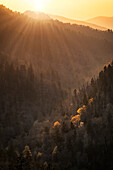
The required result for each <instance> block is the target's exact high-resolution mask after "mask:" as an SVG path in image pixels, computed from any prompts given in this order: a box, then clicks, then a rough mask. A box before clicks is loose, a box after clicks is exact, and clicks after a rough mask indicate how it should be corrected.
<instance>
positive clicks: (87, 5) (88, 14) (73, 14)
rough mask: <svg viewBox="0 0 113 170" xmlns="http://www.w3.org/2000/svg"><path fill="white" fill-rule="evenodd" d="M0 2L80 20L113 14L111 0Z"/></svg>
mask: <svg viewBox="0 0 113 170" xmlns="http://www.w3.org/2000/svg"><path fill="white" fill-rule="evenodd" d="M0 4H3V5H5V6H7V7H8V8H10V9H12V10H14V11H19V12H24V11H26V10H32V11H42V12H45V13H49V14H56V15H61V16H65V17H68V18H73V19H81V20H86V19H89V18H92V17H96V16H113V0H0Z"/></svg>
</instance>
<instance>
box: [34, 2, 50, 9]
mask: <svg viewBox="0 0 113 170" xmlns="http://www.w3.org/2000/svg"><path fill="white" fill-rule="evenodd" d="M48 1H49V0H35V1H34V9H35V10H36V11H42V10H44V7H45V5H46V4H47V3H48Z"/></svg>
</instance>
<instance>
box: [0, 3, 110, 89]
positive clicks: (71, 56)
mask: <svg viewBox="0 0 113 170" xmlns="http://www.w3.org/2000/svg"><path fill="white" fill-rule="evenodd" d="M45 18H46V17H45ZM0 51H3V52H5V53H6V54H8V55H9V56H11V57H12V59H13V60H17V59H18V60H19V61H21V60H22V61H23V60H24V62H28V61H29V62H31V63H32V65H33V68H34V71H35V74H36V75H37V76H39V75H40V73H41V72H42V73H44V74H45V73H47V72H48V71H50V70H54V71H55V72H57V73H58V75H59V77H60V82H61V85H62V86H63V87H66V88H71V89H73V88H75V87H76V88H77V87H79V85H81V84H82V83H83V82H84V81H87V80H90V78H91V76H94V75H97V74H98V72H99V70H100V69H102V66H103V65H104V64H105V63H107V62H109V60H111V58H112V54H113V34H112V33H110V32H107V31H98V30H94V29H92V28H90V27H85V26H79V25H76V24H74V25H70V24H64V23H62V22H59V21H54V20H52V19H50V20H48V19H45V20H37V19H32V18H29V17H27V16H24V15H23V14H20V13H15V12H12V11H10V10H8V9H6V8H5V7H3V6H0ZM70 75H71V76H70ZM48 79H49V77H48Z"/></svg>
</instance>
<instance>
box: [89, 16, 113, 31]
mask: <svg viewBox="0 0 113 170" xmlns="http://www.w3.org/2000/svg"><path fill="white" fill-rule="evenodd" d="M87 22H89V23H91V24H97V25H99V26H102V27H106V28H108V29H113V17H104V16H99V17H95V18H91V19H88V20H87Z"/></svg>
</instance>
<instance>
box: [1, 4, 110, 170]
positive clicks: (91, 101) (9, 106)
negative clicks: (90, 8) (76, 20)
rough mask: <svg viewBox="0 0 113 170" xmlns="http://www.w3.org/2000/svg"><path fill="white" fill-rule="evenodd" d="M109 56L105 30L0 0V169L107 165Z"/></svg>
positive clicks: (76, 169)
mask: <svg viewBox="0 0 113 170" xmlns="http://www.w3.org/2000/svg"><path fill="white" fill-rule="evenodd" d="M31 30H32V31H31ZM112 56H113V33H112V32H111V31H110V32H109V31H100V30H96V29H92V28H90V27H87V26H81V25H77V24H66V23H62V22H59V21H57V20H52V19H48V18H47V19H46V17H45V19H44V20H36V19H32V18H30V17H28V16H26V15H24V14H22V13H18V12H13V11H11V10H10V9H8V8H6V7H4V6H0V170H95V169H99V170H101V169H108V170H112V169H113V161H112V160H113V95H112V94H113V58H112Z"/></svg>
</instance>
